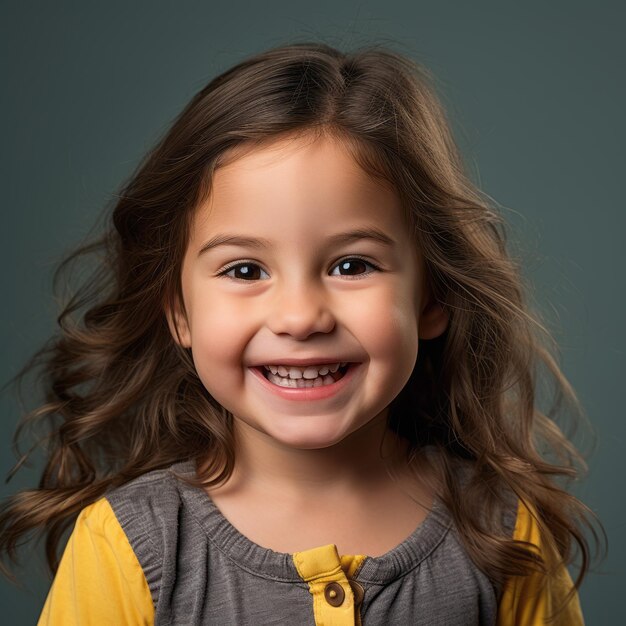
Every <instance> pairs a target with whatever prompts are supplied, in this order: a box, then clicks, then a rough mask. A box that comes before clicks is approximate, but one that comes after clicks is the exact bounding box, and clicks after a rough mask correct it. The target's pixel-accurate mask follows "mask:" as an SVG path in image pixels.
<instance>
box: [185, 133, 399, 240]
mask: <svg viewBox="0 0 626 626" xmlns="http://www.w3.org/2000/svg"><path fill="white" fill-rule="evenodd" d="M222 163H223V164H222V165H221V166H220V167H218V169H217V170H216V171H215V172H214V174H213V177H212V181H211V189H210V193H209V196H208V198H207V199H206V201H204V202H203V203H201V205H200V206H199V207H198V211H197V213H196V216H195V220H194V222H195V230H196V231H197V230H198V229H199V230H200V231H202V233H203V234H206V232H207V231H212V230H216V229H220V230H223V229H227V228H230V229H234V230H236V231H237V232H240V231H242V230H251V231H252V232H248V233H246V234H254V233H256V234H258V235H259V236H260V232H272V231H273V232H274V233H275V234H280V233H283V234H291V235H293V236H295V235H298V236H302V235H303V234H304V233H308V234H309V236H310V237H311V238H314V237H315V235H316V234H319V233H320V232H322V231H328V229H329V228H334V229H335V230H337V229H339V230H341V229H342V228H348V227H355V226H363V225H374V224H376V225H378V226H379V227H380V228H382V229H384V230H387V231H388V232H389V234H390V235H392V236H393V235H395V236H399V235H401V234H403V235H405V236H406V233H407V228H406V223H405V219H404V217H403V211H402V206H401V201H400V198H399V197H398V195H397V194H396V192H395V191H394V190H393V188H392V187H391V185H389V184H385V183H384V182H383V181H381V180H380V179H379V178H375V177H373V176H372V175H370V174H369V173H367V172H366V171H365V170H363V169H362V168H361V167H360V165H359V164H358V163H357V162H356V161H355V159H354V157H353V156H352V154H351V151H350V150H349V149H348V148H347V147H346V145H345V144H344V142H342V141H340V140H339V139H337V138H335V137H333V136H329V135H322V136H318V135H314V134H312V133H311V134H304V135H297V136H288V137H281V138H278V139H273V140H269V141H266V142H264V143H262V144H256V145H246V144H244V145H242V146H239V147H237V148H235V149H234V150H231V151H229V153H227V154H226V158H225V160H223V161H222Z"/></svg>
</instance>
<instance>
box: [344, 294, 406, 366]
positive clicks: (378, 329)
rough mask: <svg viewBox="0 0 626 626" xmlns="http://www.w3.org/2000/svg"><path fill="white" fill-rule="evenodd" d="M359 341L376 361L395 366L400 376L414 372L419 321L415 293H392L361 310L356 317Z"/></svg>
mask: <svg viewBox="0 0 626 626" xmlns="http://www.w3.org/2000/svg"><path fill="white" fill-rule="evenodd" d="M353 320H354V323H355V326H354V327H355V328H358V329H359V331H358V332H359V338H360V340H361V342H362V344H363V346H364V348H365V349H366V350H367V351H368V353H369V354H370V356H371V358H372V360H373V361H376V360H378V361H379V362H381V363H385V364H387V365H389V364H390V363H391V364H394V366H396V367H397V370H398V374H401V373H402V372H404V371H405V370H407V368H408V370H409V372H410V371H411V370H412V369H413V365H414V364H415V359H416V357H417V347H418V320H417V317H416V313H415V303H414V298H413V294H409V293H406V294H405V293H404V292H398V291H390V292H387V293H385V294H380V296H379V297H377V298H375V299H372V300H371V301H370V302H368V303H367V305H366V306H362V307H359V312H355V314H354V316H353Z"/></svg>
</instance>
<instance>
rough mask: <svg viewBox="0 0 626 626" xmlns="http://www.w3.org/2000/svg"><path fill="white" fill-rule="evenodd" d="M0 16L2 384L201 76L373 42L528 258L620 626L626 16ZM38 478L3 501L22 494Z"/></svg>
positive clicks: (37, 585) (74, 9)
mask: <svg viewBox="0 0 626 626" xmlns="http://www.w3.org/2000/svg"><path fill="white" fill-rule="evenodd" d="M1 13H2V15H1V17H0V23H1V26H0V29H1V37H0V46H1V52H2V54H1V55H0V58H1V59H2V68H3V70H2V85H3V98H2V108H3V115H2V120H3V131H2V137H3V139H2V142H1V144H2V146H1V148H0V149H1V151H2V156H3V163H2V177H3V181H2V228H1V233H2V249H1V254H2V281H3V284H2V294H3V298H2V301H3V304H2V310H1V313H2V324H1V325H0V329H1V339H0V340H1V342H2V343H1V356H2V366H1V367H2V369H1V372H0V383H2V384H4V383H5V382H6V381H7V380H8V379H9V378H11V377H12V376H13V375H15V374H16V372H17V371H18V369H19V368H20V367H21V366H22V365H23V364H24V362H25V360H26V359H27V357H28V356H29V355H30V354H31V353H32V352H33V351H34V350H35V349H36V348H37V347H38V346H39V345H40V344H41V343H42V342H43V341H44V340H45V339H46V338H47V337H48V336H49V334H50V333H51V332H52V331H53V330H54V325H55V322H54V320H55V314H56V309H55V302H54V300H53V298H52V290H51V283H50V280H51V274H52V270H53V268H54V265H55V263H56V262H57V261H58V259H59V258H60V256H61V255H62V254H63V253H65V252H67V251H68V250H70V249H71V248H72V247H74V246H75V245H76V244H78V243H79V242H80V241H81V240H82V239H83V238H84V237H85V236H86V234H87V232H88V230H89V229H90V227H91V226H92V224H93V223H94V221H95V219H96V217H97V215H98V214H99V212H100V210H101V208H102V207H103V206H104V205H105V204H106V203H107V202H108V201H109V199H110V198H111V196H112V195H114V194H115V193H116V190H117V188H118V186H119V185H120V183H121V182H122V181H123V180H124V179H125V178H126V177H127V176H128V175H129V174H130V172H131V171H132V170H133V168H134V167H135V165H136V164H137V162H138V161H139V159H140V157H141V156H142V155H143V154H144V153H145V151H146V150H147V149H148V148H149V147H150V146H151V145H152V144H153V143H154V141H155V140H156V138H157V137H158V136H159V135H160V134H161V133H162V132H163V131H164V130H165V129H166V127H167V126H168V124H169V123H170V121H171V120H172V119H173V117H174V116H175V115H176V114H177V113H178V112H179V111H180V109H181V108H182V107H183V105H184V104H186V102H187V101H188V100H189V99H190V97H191V96H192V95H193V94H194V93H195V92H196V91H197V90H198V89H200V87H202V86H203V85H204V84H205V83H206V82H207V81H208V80H209V79H210V78H211V77H213V76H214V75H216V74H217V73H219V72H221V71H222V70H224V69H226V68H227V67H229V66H231V65H232V64H234V63H235V62H237V61H239V60H240V59H242V58H243V57H245V56H247V55H249V54H252V53H256V52H258V51H260V50H262V49H264V48H267V47H270V46H275V45H278V44H281V43H285V42H294V41H303V40H315V41H324V42H326V43H329V44H331V45H335V46H338V47H340V48H354V47H357V46H361V45H365V44H368V43H371V42H377V43H385V44H388V45H390V46H391V47H393V48H395V49H397V50H398V51H400V52H402V53H405V54H408V55H410V56H412V57H413V58H415V59H417V60H419V61H421V62H422V63H424V64H425V65H426V66H427V67H428V68H430V70H431V71H432V72H433V73H434V74H435V75H436V76H437V78H438V81H439V82H438V86H439V90H440V93H441V95H442V97H443V99H444V102H445V104H446V107H447V109H448V112H449V114H450V116H451V118H452V119H453V123H454V127H455V130H456V132H457V138H458V141H459V143H460V145H461V148H462V150H463V153H464V155H465V158H466V161H467V164H468V167H469V169H470V171H471V172H472V175H473V177H474V178H475V179H476V180H477V181H478V182H479V184H480V185H481V187H482V189H483V190H484V191H486V192H487V193H488V194H489V195H490V196H492V197H493V198H494V199H495V200H496V201H498V202H499V203H500V205H502V207H503V212H504V214H505V216H506V218H507V220H508V221H509V222H510V224H511V227H512V233H511V238H512V242H513V243H514V244H515V245H517V246H521V248H522V249H523V250H524V251H525V258H526V274H527V276H528V277H529V279H530V280H531V281H532V282H533V284H534V298H535V299H536V301H537V302H538V303H539V304H540V306H541V309H542V310H543V311H544V313H545V314H546V316H547V318H548V320H549V323H550V327H551V329H552V330H553V331H554V332H555V333H556V336H557V338H558V340H559V342H560V345H561V350H562V360H561V362H562V366H563V369H564V371H565V373H566V375H567V376H568V377H569V379H570V380H571V381H572V383H573V384H574V386H575V388H576V389H577V390H578V392H579V394H580V397H581V399H582V402H583V404H584V406H585V409H586V411H587V414H588V416H589V419H590V421H591V423H592V425H593V427H594V429H595V433H596V438H597V443H596V448H595V452H594V454H593V456H592V457H591V459H590V474H589V477H588V478H587V479H586V480H585V481H584V482H583V483H581V484H580V485H578V486H577V487H576V489H577V494H578V495H580V496H581V497H582V498H583V499H584V500H585V501H586V502H587V503H588V504H589V506H590V507H591V508H592V509H593V510H594V511H596V512H597V514H598V515H599V516H600V518H601V519H602V521H603V522H604V525H605V527H606V530H607V533H608V536H609V556H608V558H607V559H606V560H605V562H604V563H603V564H602V565H601V566H600V568H598V569H597V571H596V572H594V573H592V574H591V575H590V576H589V578H588V579H587V580H586V582H585V583H584V585H583V588H582V591H581V600H582V605H583V609H584V612H585V615H586V619H587V623H588V624H592V625H595V624H599V625H605V624H626V608H625V602H624V593H625V592H626V574H625V571H626V565H625V561H626V549H625V545H626V541H625V539H624V531H625V530H626V526H625V520H626V497H625V489H624V483H623V481H624V478H625V474H626V471H625V470H626V454H625V453H624V448H625V443H626V420H625V419H624V410H623V408H622V406H623V402H622V399H621V395H620V394H621V392H619V388H620V387H621V386H622V385H623V384H624V383H623V379H622V376H624V374H625V373H626V368H625V367H624V364H625V357H624V354H625V349H626V342H625V340H624V328H623V327H624V323H623V320H624V309H625V308H626V298H625V293H624V291H625V290H624V284H625V281H624V270H625V265H626V264H625V253H624V248H625V245H624V243H623V237H624V232H625V230H626V228H625V227H626V220H625V217H624V216H625V206H624V199H623V198H624V193H623V184H624V171H625V165H626V159H625V157H624V143H625V141H624V140H625V132H624V131H625V126H626V124H625V122H624V118H625V115H624V112H625V111H626V93H625V92H626V89H625V85H624V75H625V72H624V61H625V51H626V45H625V40H626V38H625V37H624V26H625V19H624V18H625V17H626V12H625V10H624V4H623V3H618V2H606V1H602V0H600V1H599V2H594V3H591V2H586V3H584V2H575V1H569V2H568V1H563V0H559V1H553V2H538V1H536V0H531V1H525V2H523V3H511V2H503V1H501V2H486V1H481V0H478V1H475V2H463V1H460V0H459V1H458V2H446V1H442V0H439V1H435V0H431V1H429V2H425V1H419V0H417V1H413V2H408V1H406V2H403V1H400V0H386V1H385V2H375V1H372V0H363V1H356V0H354V1H353V0H344V1H343V2H341V3H337V2H331V1H329V0H316V1H315V2H311V3H307V4H304V3H303V4H300V5H299V4H297V3H294V2H286V1H281V2H279V1H275V2H272V1H266V2H258V3H253V2H243V1H241V0H232V1H231V2H225V3H221V2H220V3H218V2H209V1H205V2H200V1H193V2H192V1H183V2H176V3H174V2H167V1H163V0H159V1H156V0H152V1H149V2H148V1H137V2H121V1H118V0H108V2H106V3H105V2H102V3H96V2H80V3H79V2H69V1H62V0H61V1H57V2H44V1H39V2H17V1H14V2H6V1H5V2H3V3H2V5H1ZM620 320H622V321H621V322H620ZM620 381H622V382H620ZM1 402H2V405H1V408H2V412H1V419H0V433H1V443H0V473H1V474H2V475H3V476H4V475H6V473H7V472H8V470H9V469H10V468H11V466H12V463H13V458H14V457H13V454H12V452H11V445H10V439H11V436H12V433H13V431H14V428H15V425H16V422H17V419H18V409H17V406H16V403H15V401H14V399H13V398H12V396H11V395H10V394H8V393H6V392H5V393H3V394H2V397H1ZM588 441H589V440H588V438H587V442H588ZM37 469H38V468H37V467H33V468H32V469H30V470H27V471H25V472H23V473H22V474H21V475H18V477H17V478H16V479H15V480H14V481H11V482H10V483H9V484H8V485H4V484H2V485H1V486H0V489H1V493H0V495H2V496H7V495H9V494H11V493H14V492H15V491H17V490H18V489H19V488H23V487H26V486H28V485H33V484H34V483H35V481H36V479H37ZM25 555H26V559H27V565H26V567H25V569H24V570H23V574H22V587H21V588H15V587H13V586H11V585H10V584H9V583H8V582H6V581H4V580H1V581H0V607H2V608H1V610H0V621H1V622H2V623H3V624H12V625H13V624H32V623H34V622H35V620H36V617H37V615H38V614H39V611H40V609H41V606H42V604H43V601H44V598H45V593H46V591H47V589H48V585H49V582H48V580H47V578H46V575H45V572H44V568H43V565H42V561H41V558H40V557H38V556H37V553H36V552H26V553H25Z"/></svg>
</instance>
